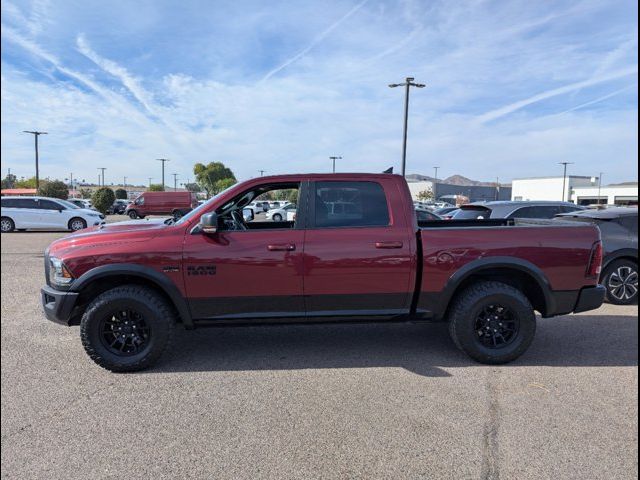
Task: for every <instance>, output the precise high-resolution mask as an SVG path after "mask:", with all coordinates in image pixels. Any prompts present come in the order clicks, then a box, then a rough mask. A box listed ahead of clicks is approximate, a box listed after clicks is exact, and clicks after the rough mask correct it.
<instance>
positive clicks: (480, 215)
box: [453, 207, 491, 220]
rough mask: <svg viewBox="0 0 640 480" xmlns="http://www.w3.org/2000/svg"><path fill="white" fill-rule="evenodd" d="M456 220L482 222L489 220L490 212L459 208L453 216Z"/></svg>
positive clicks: (480, 209) (481, 209) (486, 209)
mask: <svg viewBox="0 0 640 480" xmlns="http://www.w3.org/2000/svg"><path fill="white" fill-rule="evenodd" d="M453 218H454V219H456V220H483V219H486V218H491V210H489V209H488V208H482V207H480V208H461V209H460V210H458V211H457V212H456V214H455V215H454V216H453Z"/></svg>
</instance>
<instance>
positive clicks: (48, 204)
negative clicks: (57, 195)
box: [38, 200, 65, 210]
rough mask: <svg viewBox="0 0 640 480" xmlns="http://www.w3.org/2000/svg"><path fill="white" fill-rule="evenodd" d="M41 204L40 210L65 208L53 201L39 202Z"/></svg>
mask: <svg viewBox="0 0 640 480" xmlns="http://www.w3.org/2000/svg"><path fill="white" fill-rule="evenodd" d="M38 203H39V204H40V206H39V208H40V210H64V209H65V208H64V207H63V206H62V205H60V204H59V203H56V202H53V201H51V200H40V201H38Z"/></svg>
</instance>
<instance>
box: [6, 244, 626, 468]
mask: <svg viewBox="0 0 640 480" xmlns="http://www.w3.org/2000/svg"><path fill="white" fill-rule="evenodd" d="M59 236H61V234H60V233H15V234H8V235H4V234H3V235H2V317H1V326H2V478H43V479H52V478H78V479H86V478H124V477H128V478H172V479H173V478H186V477H190V478H228V479H242V478H247V479H255V478H278V479H280V478H301V479H302V478H304V479H307V478H341V479H342V478H393V479H398V478H452V479H460V478H472V479H476V478H482V479H495V478H502V479H511V478H518V479H527V478H531V479H540V478H553V479H559V478H576V479H587V478H589V479H591V478H606V479H614V478H637V474H638V450H637V447H638V437H637V432H638V406H637V400H638V308H637V307H613V306H605V307H603V308H602V309H600V310H599V311H596V312H589V313H586V314H582V315H576V316H566V317H562V318H558V319H551V320H541V321H540V323H539V330H538V334H537V337H536V339H535V341H534V343H533V345H532V347H531V349H530V350H529V352H528V353H527V354H526V355H525V356H524V357H523V358H521V359H520V360H519V361H517V362H516V363H514V364H512V365H508V366H502V367H484V366H479V365H477V364H474V363H472V362H470V361H469V360H468V359H467V358H466V357H465V356H464V355H462V354H460V353H458V352H457V351H456V350H455V349H454V347H453V346H452V344H451V342H450V341H449V339H448V337H447V334H446V330H445V328H443V326H442V325H387V326H380V325H376V326H367V325H358V326H305V327H272V328H266V327H254V328H242V329H238V328H236V329H232V328H229V329H209V330H206V329H205V330H199V331H194V332H179V335H178V339H177V342H176V345H175V346H174V348H173V350H172V351H171V353H170V354H169V355H167V356H166V357H165V358H164V361H162V362H161V364H159V365H158V366H157V368H155V369H153V370H151V371H148V372H144V373H141V374H129V375H115V374H111V373H108V372H106V371H104V370H101V369H100V368H99V367H97V366H95V365H94V364H93V363H92V362H91V361H90V360H89V359H88V357H87V356H86V355H85V354H84V351H83V350H82V346H81V344H80V340H79V333H78V328H77V327H74V328H65V327H61V326H58V325H54V324H52V323H50V322H48V321H47V320H45V318H44V316H43V314H42V313H41V307H40V299H39V288H40V286H41V284H42V283H43V272H42V262H43V260H42V252H43V250H44V248H45V246H46V245H47V244H48V243H49V242H50V241H51V240H53V239H54V238H57V237H59Z"/></svg>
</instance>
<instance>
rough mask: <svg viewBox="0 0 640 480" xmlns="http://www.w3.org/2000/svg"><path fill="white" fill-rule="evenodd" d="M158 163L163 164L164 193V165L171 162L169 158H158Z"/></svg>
mask: <svg viewBox="0 0 640 480" xmlns="http://www.w3.org/2000/svg"><path fill="white" fill-rule="evenodd" d="M156 160H157V161H158V162H162V191H163V192H164V164H165V163H166V162H168V161H169V159H168V158H156Z"/></svg>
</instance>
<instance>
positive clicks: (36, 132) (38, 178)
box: [22, 130, 48, 189]
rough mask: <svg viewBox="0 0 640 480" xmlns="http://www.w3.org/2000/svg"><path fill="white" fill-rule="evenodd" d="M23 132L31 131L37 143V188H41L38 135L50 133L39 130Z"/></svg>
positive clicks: (25, 131) (26, 131)
mask: <svg viewBox="0 0 640 480" xmlns="http://www.w3.org/2000/svg"><path fill="white" fill-rule="evenodd" d="M22 132H23V133H30V134H32V135H33V138H34V140H35V145H36V189H38V188H40V167H39V165H38V137H39V136H40V135H48V133H47V132H38V131H37V130H23V131H22Z"/></svg>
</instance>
